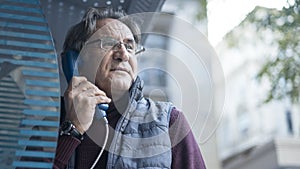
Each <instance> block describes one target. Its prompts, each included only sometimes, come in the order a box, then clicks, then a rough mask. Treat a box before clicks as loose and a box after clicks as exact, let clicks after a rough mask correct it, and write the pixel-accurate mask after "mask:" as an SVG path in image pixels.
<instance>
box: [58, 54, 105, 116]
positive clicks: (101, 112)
mask: <svg viewBox="0 0 300 169" xmlns="http://www.w3.org/2000/svg"><path fill="white" fill-rule="evenodd" d="M78 55H79V53H78V52H76V51H73V50H70V51H67V52H66V56H65V57H62V68H63V72H64V74H65V77H66V79H67V82H68V83H69V82H70V81H71V79H72V77H73V76H76V75H79V73H78V67H77V63H76V60H77V58H78ZM97 107H98V109H96V114H95V116H96V118H97V119H101V118H103V117H106V113H105V111H106V110H107V109H108V104H104V103H103V104H98V106H97Z"/></svg>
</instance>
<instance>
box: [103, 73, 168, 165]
mask: <svg viewBox="0 0 300 169" xmlns="http://www.w3.org/2000/svg"><path fill="white" fill-rule="evenodd" d="M142 89H143V82H142V81H141V80H140V79H139V78H137V79H136V81H135V83H134V84H133V87H132V89H131V97H130V104H129V107H128V108H127V111H125V113H124V114H123V115H122V116H121V118H120V119H119V121H118V123H117V125H116V128H115V134H114V138H113V141H112V143H111V146H110V149H109V154H108V160H107V167H106V168H107V169H119V168H122V169H143V168H145V169H146V168H147V169H150V168H151V169H156V168H171V161H172V159H171V158H172V154H171V141H170V138H169V132H168V131H169V118H170V113H171V110H172V108H173V106H172V104H171V103H168V102H154V101H152V100H151V99H146V98H144V97H143V96H142Z"/></svg>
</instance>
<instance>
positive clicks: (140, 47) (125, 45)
mask: <svg viewBox="0 0 300 169" xmlns="http://www.w3.org/2000/svg"><path fill="white" fill-rule="evenodd" d="M105 39H109V40H113V41H114V42H117V43H114V45H112V46H111V47H110V49H105V48H104V47H103V44H102V42H103V41H104V40H105ZM96 42H100V49H103V50H107V51H109V50H113V51H114V52H117V51H118V50H119V49H120V45H122V44H123V45H124V47H125V49H126V50H127V51H128V48H129V47H128V46H130V45H129V44H127V43H124V42H121V41H118V40H116V39H114V38H99V39H96V40H93V41H90V42H89V41H87V42H86V43H85V45H89V44H91V43H96ZM133 43H134V44H137V43H135V42H133ZM136 46H138V45H136ZM116 47H118V48H119V49H114V48H116ZM145 50H146V49H145V47H144V46H143V45H140V46H139V48H138V47H136V49H135V52H134V53H133V52H130V51H128V52H129V53H130V54H134V55H137V54H139V53H142V52H144V51H145Z"/></svg>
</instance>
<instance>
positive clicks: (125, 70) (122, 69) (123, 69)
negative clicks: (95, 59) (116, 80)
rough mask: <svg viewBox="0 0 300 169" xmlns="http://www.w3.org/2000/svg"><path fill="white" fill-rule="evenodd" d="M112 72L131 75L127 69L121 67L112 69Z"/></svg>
mask: <svg viewBox="0 0 300 169" xmlns="http://www.w3.org/2000/svg"><path fill="white" fill-rule="evenodd" d="M110 71H114V72H116V71H122V72H126V73H129V71H128V70H127V69H125V68H120V67H117V68H112V69H110Z"/></svg>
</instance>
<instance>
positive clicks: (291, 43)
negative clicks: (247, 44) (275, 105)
mask: <svg viewBox="0 0 300 169" xmlns="http://www.w3.org/2000/svg"><path fill="white" fill-rule="evenodd" d="M299 5H300V0H295V1H293V2H291V1H288V2H287V7H283V9H282V10H280V11H278V10H270V11H268V13H267V14H266V15H265V16H263V17H257V15H251V16H252V17H250V21H251V22H252V23H255V24H256V25H257V26H256V28H257V31H258V32H259V31H260V30H262V29H264V30H265V29H269V30H271V31H272V32H273V33H274V35H276V36H274V42H273V44H275V45H277V46H278V54H277V55H276V57H275V58H272V59H268V60H267V61H266V62H265V63H264V65H263V66H262V68H261V70H260V71H259V73H258V75H257V78H258V79H259V80H260V79H262V78H264V77H265V78H267V79H268V80H269V81H270V82H271V88H270V91H269V92H268V96H267V97H266V99H265V102H266V103H267V102H270V101H271V100H281V99H285V98H288V99H290V101H291V102H292V103H297V102H299V100H300V15H299V13H300V6H299Z"/></svg>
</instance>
